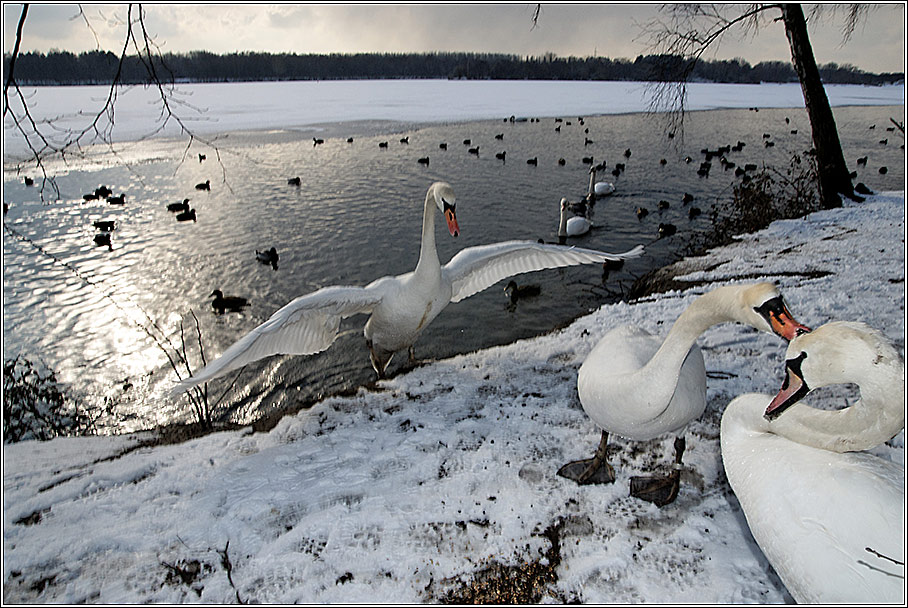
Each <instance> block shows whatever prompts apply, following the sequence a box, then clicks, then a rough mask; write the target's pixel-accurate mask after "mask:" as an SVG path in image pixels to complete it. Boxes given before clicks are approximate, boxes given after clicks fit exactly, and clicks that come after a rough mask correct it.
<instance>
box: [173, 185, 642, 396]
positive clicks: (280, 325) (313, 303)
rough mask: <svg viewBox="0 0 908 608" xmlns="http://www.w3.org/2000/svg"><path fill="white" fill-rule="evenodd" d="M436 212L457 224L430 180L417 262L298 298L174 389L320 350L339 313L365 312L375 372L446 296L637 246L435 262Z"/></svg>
mask: <svg viewBox="0 0 908 608" xmlns="http://www.w3.org/2000/svg"><path fill="white" fill-rule="evenodd" d="M436 209H437V210H439V211H441V212H442V213H443V214H444V216H445V220H446V221H447V225H448V231H449V232H450V233H451V236H455V237H456V236H457V235H458V233H459V231H460V229H459V227H458V225H457V218H456V215H455V212H454V211H455V200H454V190H453V189H452V188H451V186H450V185H449V184H447V183H445V182H435V183H434V184H432V186H431V187H429V191H428V192H427V193H426V201H425V207H424V209H423V225H422V245H421V249H420V253H419V261H418V262H417V264H416V269H415V270H414V271H412V272H408V273H406V274H402V275H398V276H395V277H390V276H386V277H382V278H380V279H378V280H376V281H373V282H372V283H370V284H368V285H366V286H365V287H347V286H332V287H324V288H322V289H320V290H318V291H316V292H314V293H311V294H308V295H305V296H302V297H299V298H297V299H295V300H293V301H292V302H290V303H289V304H287V305H286V306H284V307H283V308H281V309H280V310H278V311H277V312H276V313H274V314H273V315H272V316H271V318H270V319H268V320H267V321H266V322H265V323H263V324H262V325H259V326H258V327H256V328H255V329H253V330H252V331H251V332H250V333H248V334H247V335H246V336H244V337H243V338H241V339H240V340H239V341H238V342H236V343H235V344H233V345H232V346H231V347H230V348H228V349H227V350H226V351H225V352H224V354H223V355H221V356H220V358H218V359H216V360H214V361H212V362H211V363H209V364H208V365H206V366H205V367H204V368H202V370H201V371H200V372H199V373H198V374H196V375H195V376H193V377H190V378H188V379H186V380H184V381H182V382H180V383H178V384H177V385H176V386H175V387H174V389H173V392H174V393H178V392H181V391H185V390H188V389H190V388H192V387H193V386H195V385H197V384H201V383H202V382H207V381H208V380H211V379H212V378H215V377H217V376H220V375H222V374H224V373H226V372H229V371H230V370H233V369H236V368H239V367H242V366H244V365H246V364H247V363H251V362H253V361H256V360H257V359H261V358H263V357H267V356H269V355H278V354H285V355H309V354H313V353H317V352H320V351H323V350H325V349H326V348H328V347H329V346H331V344H332V343H333V342H334V340H335V338H336V337H337V331H338V326H339V325H340V322H341V319H343V318H344V317H349V316H352V315H355V314H360V313H371V316H370V317H369V320H368V321H367V322H366V326H365V329H364V331H363V333H364V335H365V337H366V343H367V345H368V346H369V352H370V358H371V361H372V366H373V367H374V368H375V371H376V372H377V373H378V375H379V376H380V377H381V376H382V375H383V373H384V371H385V369H386V368H387V366H388V363H389V362H390V361H391V357H392V355H393V354H394V353H395V352H397V351H399V350H403V349H405V348H409V351H410V357H411V358H413V350H412V346H413V343H414V342H415V341H416V339H417V337H418V336H419V334H420V333H421V332H422V331H423V330H424V329H425V328H426V326H427V325H428V324H429V323H431V322H432V320H433V319H434V318H435V317H436V316H438V314H439V313H440V312H441V311H442V309H444V307H445V306H447V305H448V303H449V302H459V301H460V300H463V299H464V298H467V297H469V296H471V295H473V294H475V293H478V292H480V291H482V290H483V289H486V288H487V287H491V286H492V285H494V284H495V283H497V282H498V281H500V280H501V279H504V278H507V277H510V276H513V275H517V274H521V273H524V272H531V271H535V270H543V269H546V268H559V267H562V266H573V265H577V264H590V263H599V264H601V263H603V262H605V261H606V260H617V259H624V258H634V257H638V256H640V255H641V254H642V253H643V247H642V246H640V245H638V246H637V247H635V248H634V249H632V250H630V251H628V252H625V253H622V254H612V253H604V252H601V251H594V250H591V249H579V248H574V247H560V246H557V245H543V244H539V243H534V242H530V241H508V242H502V243H494V244H491V245H483V246H479V247H468V248H467V249H464V250H462V251H460V252H459V253H458V254H457V255H455V256H454V257H453V258H452V259H451V261H449V262H448V263H447V264H445V265H444V266H442V265H441V264H440V263H439V261H438V254H437V252H436V250H435V211H436Z"/></svg>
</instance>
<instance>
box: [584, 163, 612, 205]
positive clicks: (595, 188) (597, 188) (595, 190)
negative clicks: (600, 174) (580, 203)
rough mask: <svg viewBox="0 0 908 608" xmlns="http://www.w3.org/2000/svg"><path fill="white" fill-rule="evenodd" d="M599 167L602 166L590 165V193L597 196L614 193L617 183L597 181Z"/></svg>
mask: <svg viewBox="0 0 908 608" xmlns="http://www.w3.org/2000/svg"><path fill="white" fill-rule="evenodd" d="M599 168H600V167H599V166H597V165H594V166H592V167H590V194H595V195H596V196H597V197H599V196H608V195H610V194H614V192H615V184H613V183H611V182H597V181H596V172H597V171H598V170H599Z"/></svg>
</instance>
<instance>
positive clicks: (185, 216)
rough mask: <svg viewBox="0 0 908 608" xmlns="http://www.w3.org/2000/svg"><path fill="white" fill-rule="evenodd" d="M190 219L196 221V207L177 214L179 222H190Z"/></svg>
mask: <svg viewBox="0 0 908 608" xmlns="http://www.w3.org/2000/svg"><path fill="white" fill-rule="evenodd" d="M190 220H191V221H193V222H194V221H196V217H195V209H190V210H189V211H184V212H183V213H178V214H177V221H178V222H188V221H190Z"/></svg>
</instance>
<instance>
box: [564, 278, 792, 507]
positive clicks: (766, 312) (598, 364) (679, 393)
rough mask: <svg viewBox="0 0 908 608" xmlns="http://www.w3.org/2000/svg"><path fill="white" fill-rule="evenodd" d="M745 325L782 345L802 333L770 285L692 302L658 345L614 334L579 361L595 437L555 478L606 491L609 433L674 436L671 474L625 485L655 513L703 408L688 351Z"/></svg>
mask: <svg viewBox="0 0 908 608" xmlns="http://www.w3.org/2000/svg"><path fill="white" fill-rule="evenodd" d="M726 322H738V323H745V324H747V325H750V326H752V327H755V328H757V329H759V330H762V331H766V332H775V333H776V334H778V335H779V336H781V337H783V338H785V339H786V340H790V339H792V338H794V337H795V336H796V335H798V333H800V332H805V331H809V330H808V329H807V328H806V327H804V326H803V325H801V324H800V323H798V322H797V321H795V320H794V319H793V318H792V316H791V313H789V312H788V309H787V308H786V307H785V303H784V302H783V300H782V296H781V295H780V294H779V292H778V290H777V289H776V288H775V286H774V285H772V284H771V283H757V284H749V285H730V286H725V287H719V288H718V289H715V290H713V291H711V292H709V293H706V294H704V295H702V296H700V297H699V298H697V299H696V300H694V302H693V303H692V304H691V305H690V306H689V307H688V308H687V309H686V310H685V311H684V312H683V313H682V314H681V316H680V317H678V320H677V321H675V323H674V325H672V328H671V330H670V331H669V332H668V335H667V336H666V337H665V340H664V341H663V340H660V339H659V338H657V337H656V336H653V335H651V334H649V333H648V332H646V331H645V330H643V329H641V328H639V327H634V326H624V327H618V328H616V329H613V330H611V331H610V332H609V333H607V334H606V335H605V336H604V337H603V338H602V339H601V340H600V341H599V343H598V344H597V345H596V346H595V347H594V348H593V350H592V351H591V352H590V354H589V355H588V356H587V358H586V360H585V361H584V362H583V365H581V366H580V371H579V373H578V376H577V392H578V394H579V396H580V402H581V404H582V405H583V409H584V411H585V412H586V413H587V414H588V415H589V417H590V418H592V419H593V422H595V423H596V425H597V426H599V428H601V429H602V437H601V440H600V442H599V448H598V449H597V451H596V454H595V456H593V458H590V459H587V460H580V461H576V462H571V463H568V464H566V465H564V466H563V467H561V469H560V470H559V471H558V474H559V475H561V476H562V477H567V478H568V479H573V480H574V481H576V482H577V483H580V484H587V483H611V482H613V481H615V473H614V470H613V469H612V467H611V465H610V464H609V463H608V460H607V455H606V449H607V444H608V435H609V433H614V434H617V435H620V436H622V437H626V438H628V439H634V440H637V441H643V440H648V439H653V438H655V437H658V436H660V435H663V434H665V433H677V434H678V436H677V438H676V439H675V466H674V468H673V471H672V473H671V474H670V475H668V476H653V477H633V478H631V495H632V496H636V497H638V498H642V499H644V500H648V501H650V502H653V503H655V504H657V505H659V506H662V505H665V504H668V503H670V502H671V501H673V500H674V499H675V497H676V496H677V494H678V490H679V487H680V486H679V482H680V466H681V457H682V455H683V453H684V447H685V446H684V439H683V435H681V433H682V432H683V430H684V428H685V426H686V425H687V423H689V422H690V421H692V420H694V419H696V418H698V417H699V416H700V414H702V413H703V410H704V409H705V408H706V369H705V367H704V364H703V355H702V354H701V353H700V349H699V347H697V345H696V344H695V342H696V340H697V338H698V337H699V336H700V334H702V333H703V332H704V331H706V330H707V329H709V328H710V327H712V326H713V325H716V324H718V323H726Z"/></svg>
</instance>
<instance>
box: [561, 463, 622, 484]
mask: <svg viewBox="0 0 908 608" xmlns="http://www.w3.org/2000/svg"><path fill="white" fill-rule="evenodd" d="M558 475H560V476H561V477H565V478H567V479H570V480H573V481H576V482H577V483H578V484H580V485H582V486H584V485H587V484H591V483H612V482H613V481H615V469H613V468H612V465H610V464H609V463H607V462H603V461H600V460H599V459H597V458H589V459H587V460H575V461H574V462H569V463H567V464H566V465H564V466H563V467H561V468H560V469H558Z"/></svg>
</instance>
